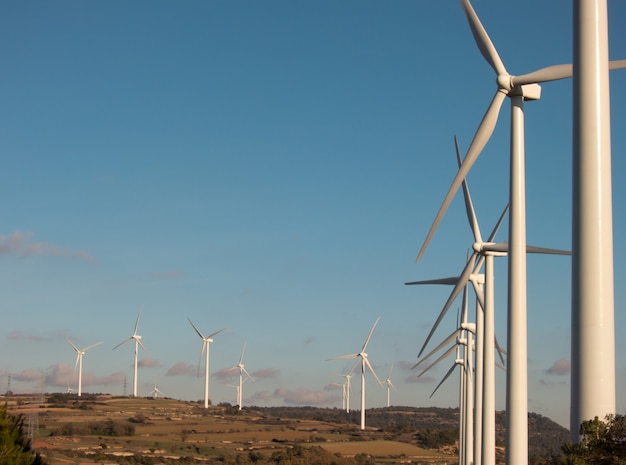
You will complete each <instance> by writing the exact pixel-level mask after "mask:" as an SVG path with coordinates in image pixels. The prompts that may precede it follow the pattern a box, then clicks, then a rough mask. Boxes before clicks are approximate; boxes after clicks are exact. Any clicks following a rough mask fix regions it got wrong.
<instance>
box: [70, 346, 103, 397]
mask: <svg viewBox="0 0 626 465" xmlns="http://www.w3.org/2000/svg"><path fill="white" fill-rule="evenodd" d="M65 340H66V341H67V342H68V344H69V345H71V346H72V348H73V349H74V350H75V351H76V363H74V372H76V366H78V397H80V396H81V394H82V392H83V355H85V352H87V351H88V350H89V349H92V348H94V347H96V346H99V345H100V344H102V342H97V343H95V344H92V345H90V346H87V347H85V348H84V349H79V348H78V347H76V346H75V345H74V343H73V342H72V341H70V340H69V338H68V337H66V338H65ZM68 389H69V385H68Z"/></svg>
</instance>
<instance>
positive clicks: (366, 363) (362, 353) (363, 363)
mask: <svg viewBox="0 0 626 465" xmlns="http://www.w3.org/2000/svg"><path fill="white" fill-rule="evenodd" d="M379 320H380V317H378V318H377V319H376V321H375V322H374V326H372V329H371V330H370V333H369V334H368V336H367V339H365V343H364V344H363V348H362V349H361V351H360V352H359V353H358V354H350V355H342V356H339V357H333V358H329V359H328V360H340V359H346V358H357V357H360V358H361V429H362V430H363V429H365V368H366V367H367V368H369V369H370V371H371V372H372V374H373V375H374V377H375V378H376V381H378V384H379V385H381V384H382V382H381V381H380V379H378V376H377V375H376V372H375V371H374V367H372V364H371V363H370V361H369V359H368V358H367V353H365V349H366V347H367V344H368V343H369V342H370V338H371V337H372V333H373V332H374V328H376V325H377V324H378V321H379Z"/></svg>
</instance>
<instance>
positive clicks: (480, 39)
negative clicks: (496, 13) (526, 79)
mask: <svg viewBox="0 0 626 465" xmlns="http://www.w3.org/2000/svg"><path fill="white" fill-rule="evenodd" d="M461 6H462V7H463V11H465V16H466V17H467V21H468V22H469V26H470V29H471V30H472V35H473V36H474V41H475V42H476V45H478V49H479V50H480V53H481V54H482V56H483V57H484V58H485V60H487V63H489V66H491V68H493V70H494V71H495V72H496V74H497V75H498V76H500V75H502V74H508V73H507V71H506V68H505V67H504V64H502V60H501V59H500V56H499V55H498V51H497V50H496V47H495V46H494V45H493V42H491V39H490V38H489V35H488V34H487V31H486V30H485V28H484V27H483V25H482V23H481V22H480V19H478V15H477V14H476V12H475V11H474V8H472V5H471V4H470V2H469V0H461Z"/></svg>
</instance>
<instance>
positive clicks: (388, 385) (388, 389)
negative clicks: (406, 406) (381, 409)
mask: <svg viewBox="0 0 626 465" xmlns="http://www.w3.org/2000/svg"><path fill="white" fill-rule="evenodd" d="M391 370H393V363H392V364H391V368H389V374H388V375H387V379H386V380H385V384H386V385H387V407H390V406H391V403H390V399H391V396H390V391H391V389H392V388H393V390H394V391H396V392H398V390H397V389H396V387H395V386H394V385H393V383H392V382H391Z"/></svg>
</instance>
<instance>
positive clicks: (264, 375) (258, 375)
mask: <svg viewBox="0 0 626 465" xmlns="http://www.w3.org/2000/svg"><path fill="white" fill-rule="evenodd" d="M278 375H280V370H277V369H276V368H262V369H260V370H256V371H253V372H252V377H253V378H254V379H272V378H277V377H278Z"/></svg>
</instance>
